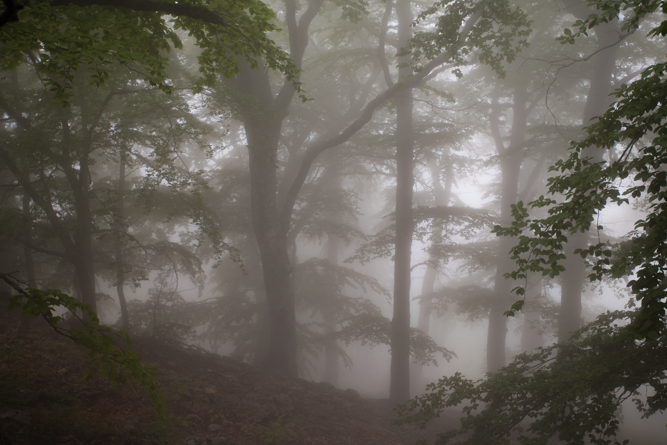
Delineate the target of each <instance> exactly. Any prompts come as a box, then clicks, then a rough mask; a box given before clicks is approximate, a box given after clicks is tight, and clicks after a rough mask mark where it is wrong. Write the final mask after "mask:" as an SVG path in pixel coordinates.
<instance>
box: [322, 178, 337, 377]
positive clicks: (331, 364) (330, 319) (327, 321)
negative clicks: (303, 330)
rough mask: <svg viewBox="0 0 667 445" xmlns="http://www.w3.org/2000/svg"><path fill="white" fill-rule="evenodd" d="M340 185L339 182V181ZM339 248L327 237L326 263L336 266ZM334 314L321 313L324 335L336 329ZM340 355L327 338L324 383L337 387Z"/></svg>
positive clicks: (332, 236) (333, 239)
mask: <svg viewBox="0 0 667 445" xmlns="http://www.w3.org/2000/svg"><path fill="white" fill-rule="evenodd" d="M339 183H340V181H339ZM339 247H340V238H339V237H338V236H336V235H333V234H329V235H328V236H327V244H326V251H327V252H326V253H327V261H328V262H329V263H331V264H332V265H338V251H339ZM336 315H337V314H336V312H335V311H334V310H325V311H324V313H323V318H324V329H325V334H329V335H331V334H333V333H335V332H336V329H337V327H338V326H337V322H336V319H337V317H336ZM339 362H340V354H339V352H338V342H337V341H336V339H335V338H329V339H328V340H327V342H326V344H325V346H324V381H325V382H327V383H331V384H332V385H333V386H338V378H339V374H340V372H339V371H340V363H339Z"/></svg>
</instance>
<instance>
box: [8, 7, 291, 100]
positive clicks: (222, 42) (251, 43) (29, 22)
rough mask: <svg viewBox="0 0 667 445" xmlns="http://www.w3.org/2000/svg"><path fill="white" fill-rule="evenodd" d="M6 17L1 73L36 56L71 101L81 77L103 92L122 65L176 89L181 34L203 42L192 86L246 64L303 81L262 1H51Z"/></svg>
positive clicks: (46, 78) (49, 82) (51, 84)
mask: <svg viewBox="0 0 667 445" xmlns="http://www.w3.org/2000/svg"><path fill="white" fill-rule="evenodd" d="M4 7H5V9H4V11H3V12H2V13H0V26H1V28H0V40H1V41H2V44H0V67H1V68H2V69H4V70H8V69H12V68H14V67H16V66H18V65H19V64H20V63H22V62H23V60H24V58H25V56H26V54H28V55H29V56H30V59H31V61H32V63H33V64H34V65H35V68H36V70H37V72H38V73H39V74H40V75H41V79H42V81H43V82H44V84H45V85H46V86H47V87H48V88H49V89H50V90H51V91H53V92H54V93H55V95H56V98H58V99H60V100H61V101H64V102H66V101H67V98H68V97H69V93H68V90H69V89H70V88H71V87H72V82H73V80H74V79H73V78H74V74H75V73H76V72H77V71H78V70H81V69H83V70H85V71H87V72H88V74H89V82H90V83H92V84H95V85H97V86H100V85H103V84H105V83H106V82H107V80H108V79H109V75H110V73H109V70H110V69H111V67H112V66H113V65H115V64H121V65H124V66H126V67H127V68H128V69H130V70H134V71H138V72H139V73H140V74H141V76H142V77H143V78H144V80H145V81H146V82H148V83H149V84H150V85H153V86H157V87H159V88H161V89H163V90H165V91H170V90H171V89H172V88H173V86H174V85H173V81H172V80H171V79H169V77H168V75H167V73H166V67H167V62H168V58H167V57H166V55H165V52H169V51H170V49H171V48H172V47H175V48H180V47H181V46H182V43H181V36H182V35H183V34H180V31H181V30H182V31H183V32H185V33H187V35H188V36H190V37H193V38H194V39H195V40H196V44H197V46H199V47H200V48H201V52H200V54H199V55H198V60H199V63H200V67H199V71H200V73H201V76H200V78H199V79H197V81H196V82H195V83H194V84H193V85H192V87H195V88H196V89H197V88H201V87H202V86H203V85H211V84H212V83H213V82H214V81H215V79H216V76H217V75H222V76H223V77H232V76H234V75H236V74H238V73H239V72H240V71H241V66H242V63H248V64H249V65H250V66H252V67H257V66H258V60H259V59H263V60H264V61H265V62H266V65H267V66H268V67H269V68H272V69H276V70H279V71H282V72H283V73H285V74H286V76H287V78H288V79H290V80H294V81H295V85H296V86H297V88H298V82H296V80H297V76H298V70H297V69H296V67H295V66H294V64H293V62H292V61H291V59H290V57H289V55H288V54H287V53H286V52H285V51H284V50H282V49H281V48H280V47H278V46H277V45H276V44H275V43H274V42H273V41H272V40H271V39H270V38H269V37H268V35H267V33H268V32H270V31H274V30H276V29H277V27H276V25H275V23H274V21H273V19H274V18H275V13H274V12H273V11H272V10H271V9H270V8H269V7H268V6H267V5H266V4H265V3H263V2H262V1H260V0H240V1H236V0H235V1H225V2H221V1H208V2H203V1H201V0H185V1H182V0H181V1H168V2H163V1H153V0H141V1H108V0H99V1H95V0H92V1H87V0H82V1H50V0H38V1H34V2H30V3H28V4H25V5H19V4H18V3H17V2H15V1H12V0H7V1H5V2H4Z"/></svg>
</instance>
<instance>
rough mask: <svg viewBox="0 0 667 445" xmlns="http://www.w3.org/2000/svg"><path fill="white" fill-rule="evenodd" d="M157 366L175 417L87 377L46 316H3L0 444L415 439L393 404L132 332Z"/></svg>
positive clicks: (135, 393)
mask: <svg viewBox="0 0 667 445" xmlns="http://www.w3.org/2000/svg"><path fill="white" fill-rule="evenodd" d="M134 347H135V348H136V349H137V350H138V351H139V352H140V354H141V355H142V357H143V358H144V360H145V362H147V363H149V364H152V365H154V366H156V367H157V368H158V369H159V371H160V377H159V384H160V387H161V389H162V391H163V392H164V394H165V395H166V402H167V410H168V420H167V422H166V423H163V424H160V422H158V420H157V417H156V414H155V411H154V409H153V407H152V405H151V403H150V401H149V400H148V398H147V396H146V391H145V390H144V389H143V388H142V387H140V386H139V385H136V384H125V385H113V384H111V383H110V382H108V381H106V380H104V379H100V378H92V379H88V380H86V379H84V375H85V371H86V354H85V352H84V351H83V350H81V349H80V348H78V347H77V346H75V345H73V344H72V343H71V341H70V340H69V339H67V338H64V337H62V336H60V335H58V334H56V333H55V332H53V331H52V330H50V329H49V327H48V326H47V325H46V323H42V322H41V321H40V320H35V321H31V322H30V323H29V325H28V323H27V322H26V320H23V321H22V322H21V323H19V319H18V318H17V317H15V316H13V317H10V318H9V319H7V318H5V319H4V320H2V324H1V325H0V445H9V444H12V445H22V444H35V445H38V444H39V445H43V444H62V445H65V444H67V445H79V444H86V445H89V444H90V445H93V444H98V445H107V444H109V445H115V444H118V445H135V444H178V445H181V444H187V445H200V444H205V443H206V444H216V445H222V444H228V445H255V444H257V445H260V444H277V445H281V444H295V445H307V444H313V445H316V444H347V445H373V444H377V445H408V444H414V443H415V441H416V440H417V439H419V438H421V437H422V434H423V433H422V432H420V431H414V430H412V429H410V428H407V427H405V428H401V427H396V426H393V425H391V419H392V418H393V417H394V414H393V412H392V409H391V407H390V406H388V404H383V403H381V402H377V401H369V400H364V399H363V398H361V397H360V396H359V394H358V393H357V392H356V391H353V390H347V391H344V390H338V389H335V388H333V387H332V386H331V385H328V384H323V383H313V382H308V381H305V380H301V379H299V380H285V379H281V378H277V377H274V376H271V375H269V374H266V373H263V372H260V371H259V370H257V369H255V368H253V367H251V366H249V365H246V364H244V363H239V362H237V361H234V360H232V359H229V358H226V357H220V356H216V355H213V354H209V353H205V352H203V351H199V350H196V349H186V348H182V347H175V346H173V345H168V344H166V343H164V342H161V341H157V340H154V339H148V338H145V339H135V342H134Z"/></svg>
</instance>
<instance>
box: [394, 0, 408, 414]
mask: <svg viewBox="0 0 667 445" xmlns="http://www.w3.org/2000/svg"><path fill="white" fill-rule="evenodd" d="M396 15H397V17H398V40H399V47H403V46H404V45H405V44H406V43H407V41H408V39H409V38H410V37H411V36H412V30H411V28H410V24H411V23H412V8H411V3H410V1H409V0H401V1H399V2H398V3H397V4H396ZM409 62H410V60H409V57H403V58H401V59H400V60H399V64H400V65H401V68H400V69H399V77H400V78H399V82H400V81H401V80H402V79H403V78H405V77H407V76H409V75H410V74H411V68H410V65H409ZM405 65H407V66H405ZM395 102H396V244H395V251H394V314H393V318H392V324H391V383H390V389H389V397H390V399H391V400H392V401H394V402H404V401H406V400H408V399H409V398H410V272H411V269H410V262H411V253H412V232H413V226H414V222H413V216H412V194H413V185H414V177H413V171H412V169H413V158H414V153H413V151H414V136H413V129H412V105H413V104H412V89H411V88H405V89H403V90H402V91H401V92H400V93H399V94H398V95H397V96H396V99H395Z"/></svg>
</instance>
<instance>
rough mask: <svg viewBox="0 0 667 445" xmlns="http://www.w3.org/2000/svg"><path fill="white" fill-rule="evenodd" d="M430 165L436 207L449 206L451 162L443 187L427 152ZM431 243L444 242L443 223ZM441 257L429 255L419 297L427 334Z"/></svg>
mask: <svg viewBox="0 0 667 445" xmlns="http://www.w3.org/2000/svg"><path fill="white" fill-rule="evenodd" d="M427 161H428V167H429V170H430V172H431V181H432V183H433V195H434V203H435V206H436V207H442V206H447V205H448V204H449V198H450V196H451V192H452V184H453V182H454V174H453V169H452V165H451V163H449V162H448V164H447V167H446V171H445V187H444V188H443V186H442V183H441V181H440V169H439V167H438V163H437V161H436V159H435V156H434V155H433V154H430V153H429V154H427ZM430 243H431V245H432V246H433V245H437V244H440V243H442V225H441V224H436V223H434V224H433V233H432V235H431V241H430ZM438 261H439V259H437V258H435V257H433V256H432V255H430V256H429V259H428V265H427V266H426V272H425V274H424V279H423V281H422V289H421V297H420V299H419V317H418V318H417V328H418V329H419V330H420V331H422V332H423V333H424V334H426V335H430V331H431V307H432V305H433V296H432V295H431V294H432V293H433V291H434V290H435V282H436V279H437V278H438V268H437V266H436V263H437V262H438ZM422 371H423V366H422V365H421V364H420V363H415V364H414V366H413V367H412V371H411V373H412V387H413V388H415V389H417V388H420V389H421V387H422V386H423V385H422V381H421V375H422Z"/></svg>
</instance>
